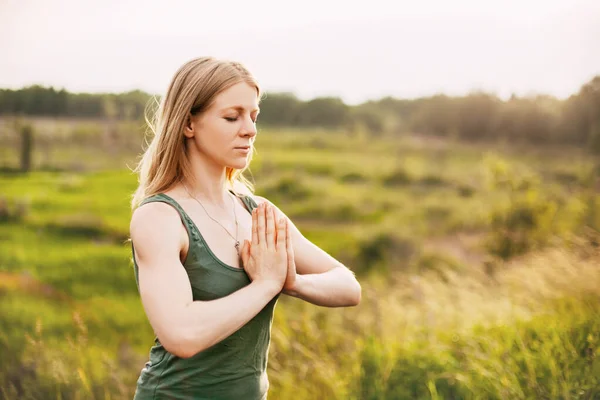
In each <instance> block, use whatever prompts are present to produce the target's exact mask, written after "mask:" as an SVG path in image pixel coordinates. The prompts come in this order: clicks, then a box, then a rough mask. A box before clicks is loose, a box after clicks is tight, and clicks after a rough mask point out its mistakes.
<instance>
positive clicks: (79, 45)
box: [0, 0, 600, 104]
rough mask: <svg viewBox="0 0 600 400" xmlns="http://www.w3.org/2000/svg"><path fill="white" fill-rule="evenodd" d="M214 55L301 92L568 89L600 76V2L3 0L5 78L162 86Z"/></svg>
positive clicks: (100, 87)
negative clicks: (186, 65)
mask: <svg viewBox="0 0 600 400" xmlns="http://www.w3.org/2000/svg"><path fill="white" fill-rule="evenodd" d="M203 55H213V56H216V57H221V58H227V59H232V60H236V61H241V62H242V63H244V64H245V65H246V66H247V67H248V68H249V69H250V70H251V71H252V73H253V74H254V75H255V76H256V77H257V79H258V80H259V82H260V84H261V86H262V87H263V88H264V89H266V91H267V92H268V91H272V92H279V91H290V92H293V93H295V94H296V95H298V96H299V97H300V98H303V99H308V98H313V97H317V96H339V97H341V98H342V99H344V100H345V101H346V102H347V103H350V104H354V103H357V102H362V101H365V100H368V99H378V98H381V97H383V96H388V95H389V96H395V97H399V98H414V97H420V96H426V95H431V94H435V93H446V94H449V95H461V94H465V93H468V92H469V91H472V90H485V91H488V92H492V93H496V94H497V95H499V96H501V97H504V98H506V97H508V96H509V95H510V94H511V93H516V94H518V95H527V94H534V93H546V94H550V95H554V96H557V97H560V98H565V97H568V96H569V95H570V94H572V93H575V92H576V91H577V90H579V88H580V87H581V85H582V84H584V83H585V82H587V81H589V80H590V79H591V78H592V77H593V76H594V75H600V0H504V1H491V0H452V1H449V0H439V1H434V0H421V1H416V0H410V1H393V0H389V1H382V0H368V1H361V2H355V3H352V0H346V1H338V0H331V1H328V0H303V1H293V2H288V1H284V0H279V1H275V0H272V1H271V0H264V1H261V0H252V1H251V0H245V1H239V0H213V1H210V2H209V1H203V0H196V1H192V0H190V1H184V0H169V1H160V2H158V1H156V2H152V1H151V0H103V1H84V0H63V1H60V0H55V1H48V0H44V1H41V0H0V88H19V87H22V86H25V85H30V84H34V83H38V84H43V85H52V86H54V87H64V88H66V89H67V90H69V91H76V92H79V91H90V92H99V91H102V92H121V91H126V90H131V89H142V90H145V91H148V92H151V93H157V94H160V93H163V92H164V90H165V89H166V86H167V85H168V83H169V80H170V79H171V77H172V75H173V73H174V72H175V70H176V69H177V68H178V67H179V66H180V65H181V64H183V63H184V62H185V61H187V60H189V59H191V58H194V57H198V56H203Z"/></svg>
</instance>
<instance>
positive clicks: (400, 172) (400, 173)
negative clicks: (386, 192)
mask: <svg viewBox="0 0 600 400" xmlns="http://www.w3.org/2000/svg"><path fill="white" fill-rule="evenodd" d="M411 182H412V177H411V176H410V174H409V173H408V172H407V171H406V170H404V169H402V168H397V169H396V170H394V171H393V172H391V173H390V174H388V175H386V176H385V177H383V184H384V185H385V186H401V185H407V184H409V183H411Z"/></svg>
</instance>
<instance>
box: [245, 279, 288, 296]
mask: <svg viewBox="0 0 600 400" xmlns="http://www.w3.org/2000/svg"><path fill="white" fill-rule="evenodd" d="M252 283H254V284H256V285H257V286H259V287H260V288H261V290H263V291H265V292H266V293H268V294H269V295H270V296H271V297H274V296H275V295H276V294H277V293H279V292H281V288H282V286H283V285H282V284H281V283H279V282H276V281H272V280H267V279H265V280H256V281H254V282H252Z"/></svg>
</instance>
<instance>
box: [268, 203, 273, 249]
mask: <svg viewBox="0 0 600 400" xmlns="http://www.w3.org/2000/svg"><path fill="white" fill-rule="evenodd" d="M266 214H267V247H269V248H273V249H274V248H275V217H274V216H273V210H271V206H267V210H266Z"/></svg>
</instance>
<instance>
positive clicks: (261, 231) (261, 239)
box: [256, 204, 267, 246]
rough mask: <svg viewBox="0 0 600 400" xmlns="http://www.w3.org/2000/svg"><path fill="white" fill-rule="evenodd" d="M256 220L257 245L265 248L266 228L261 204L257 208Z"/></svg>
mask: <svg viewBox="0 0 600 400" xmlns="http://www.w3.org/2000/svg"><path fill="white" fill-rule="evenodd" d="M256 218H257V220H258V222H257V226H258V232H257V233H258V243H259V244H260V245H261V246H267V242H266V233H265V231H266V228H265V225H266V223H265V205H264V204H261V205H260V206H258V211H257V215H256Z"/></svg>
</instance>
